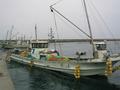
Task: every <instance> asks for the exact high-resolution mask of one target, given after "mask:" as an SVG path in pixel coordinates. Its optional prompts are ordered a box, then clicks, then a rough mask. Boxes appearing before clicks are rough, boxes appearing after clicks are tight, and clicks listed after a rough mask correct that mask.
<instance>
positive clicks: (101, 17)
mask: <svg viewBox="0 0 120 90" xmlns="http://www.w3.org/2000/svg"><path fill="white" fill-rule="evenodd" d="M91 5H92V6H93V8H94V10H95V11H96V12H97V14H98V15H99V17H100V19H101V20H102V22H103V23H104V25H105V26H106V29H107V30H108V31H109V33H110V34H111V35H112V37H113V39H114V41H116V38H115V36H114V35H113V33H112V32H111V29H110V28H109V27H108V25H107V24H106V22H105V20H104V19H103V16H102V15H101V14H100V13H99V12H98V10H97V8H96V7H95V5H94V4H93V2H92V1H91ZM114 44H116V42H114ZM114 46H116V45H114ZM118 46H119V45H118ZM116 48H117V47H115V50H117V49H116ZM118 48H119V47H118ZM111 52H112V51H111Z"/></svg>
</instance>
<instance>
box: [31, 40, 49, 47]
mask: <svg viewBox="0 0 120 90" xmlns="http://www.w3.org/2000/svg"><path fill="white" fill-rule="evenodd" d="M31 48H48V41H37V42H35V41H32V42H31Z"/></svg>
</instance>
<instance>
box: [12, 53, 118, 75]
mask: <svg viewBox="0 0 120 90" xmlns="http://www.w3.org/2000/svg"><path fill="white" fill-rule="evenodd" d="M10 58H11V60H13V61H16V62H18V63H22V64H25V65H29V64H30V63H31V60H29V59H27V58H25V57H21V56H19V55H11V56H10ZM111 59H112V63H113V64H115V63H116V62H118V61H119V60H120V57H118V58H116V59H114V58H111ZM33 62H34V63H33V64H32V66H34V67H38V68H43V69H48V70H53V71H60V72H63V73H67V74H72V75H74V71H75V67H76V65H80V75H81V76H89V75H104V74H105V68H106V62H105V61H99V60H98V61H91V60H87V61H76V60H70V61H67V62H65V61H47V60H34V61H33Z"/></svg>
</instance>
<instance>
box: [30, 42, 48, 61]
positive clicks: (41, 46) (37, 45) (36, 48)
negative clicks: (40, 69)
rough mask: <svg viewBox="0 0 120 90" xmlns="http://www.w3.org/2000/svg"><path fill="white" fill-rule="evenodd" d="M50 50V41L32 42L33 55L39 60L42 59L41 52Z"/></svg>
mask: <svg viewBox="0 0 120 90" xmlns="http://www.w3.org/2000/svg"><path fill="white" fill-rule="evenodd" d="M47 50H48V41H32V42H31V55H32V56H33V57H35V58H37V59H39V58H40V56H39V55H40V52H44V51H47Z"/></svg>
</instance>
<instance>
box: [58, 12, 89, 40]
mask: <svg viewBox="0 0 120 90" xmlns="http://www.w3.org/2000/svg"><path fill="white" fill-rule="evenodd" d="M56 15H57V14H56ZM57 17H58V18H59V19H60V20H61V21H62V22H63V23H65V24H66V25H68V24H67V23H66V22H65V21H64V20H63V19H62V18H61V17H60V16H59V15H57ZM70 26H71V25H70ZM72 31H74V32H75V33H76V34H77V35H78V36H81V34H80V33H78V32H77V31H75V30H74V29H73V30H72ZM83 37H84V36H83ZM87 39H89V38H88V37H87Z"/></svg>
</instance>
